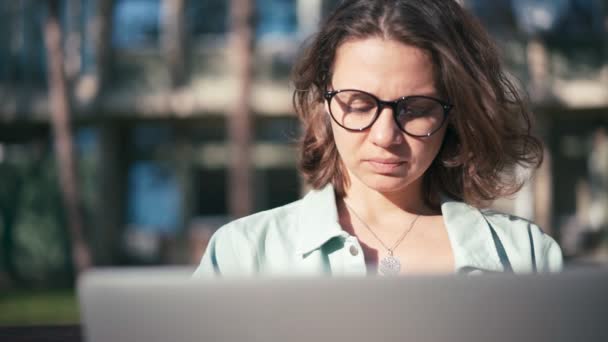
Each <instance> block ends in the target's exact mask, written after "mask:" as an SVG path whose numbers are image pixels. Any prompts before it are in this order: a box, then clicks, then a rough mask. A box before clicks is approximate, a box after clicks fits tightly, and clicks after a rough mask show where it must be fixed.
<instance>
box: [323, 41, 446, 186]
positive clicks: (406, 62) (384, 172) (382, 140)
mask: <svg viewBox="0 0 608 342" xmlns="http://www.w3.org/2000/svg"><path fill="white" fill-rule="evenodd" d="M330 87H331V90H340V89H357V90H363V91H366V92H368V93H371V94H374V95H375V96H376V97H378V98H379V99H381V100H386V101H391V100H395V99H398V98H400V97H403V96H412V95H425V96H431V97H435V98H439V95H438V94H437V89H436V88H435V84H434V78H433V65H432V63H431V60H430V58H429V56H428V55H427V54H426V53H425V52H424V51H423V50H420V49H418V48H416V47H413V46H410V45H405V44H403V43H400V42H397V41H393V40H385V39H382V38H366V39H358V40H351V41H347V42H345V43H343V44H342V45H340V46H339V47H338V49H337V51H336V57H335V61H334V66H333V77H332V83H331V84H330ZM444 100H445V99H444ZM325 109H326V111H329V108H328V105H327V102H326V103H325ZM331 123H332V131H333V135H334V140H335V144H336V146H337V149H338V152H339V154H340V158H341V159H342V162H343V163H344V165H345V166H346V169H347V170H348V175H349V177H350V183H351V188H352V187H353V186H360V185H362V186H365V187H368V188H370V189H373V190H376V191H378V192H381V193H392V192H399V191H404V190H405V191H407V190H408V189H409V188H411V187H412V186H413V187H414V188H411V189H415V187H418V186H420V184H421V182H422V176H423V175H424V172H425V171H426V170H427V169H428V168H429V166H430V165H431V163H432V161H433V159H434V158H435V156H436V155H437V153H438V152H439V149H440V147H441V143H442V141H443V137H444V135H445V126H446V125H445V124H444V125H443V127H442V128H441V129H440V130H439V131H437V132H436V133H435V134H433V135H431V136H430V137H424V138H415V137H412V136H409V135H407V134H405V133H404V132H402V131H401V130H400V129H399V127H398V126H397V124H396V123H395V121H394V119H393V110H392V109H391V108H390V107H384V108H383V110H382V112H381V113H380V116H379V117H378V119H377V120H376V121H375V123H374V124H373V125H372V126H371V127H370V128H368V129H367V130H364V131H361V132H353V131H348V130H346V129H344V128H342V127H340V126H338V125H337V124H336V123H335V122H334V121H333V120H331ZM418 189H420V188H418ZM408 192H409V191H408Z"/></svg>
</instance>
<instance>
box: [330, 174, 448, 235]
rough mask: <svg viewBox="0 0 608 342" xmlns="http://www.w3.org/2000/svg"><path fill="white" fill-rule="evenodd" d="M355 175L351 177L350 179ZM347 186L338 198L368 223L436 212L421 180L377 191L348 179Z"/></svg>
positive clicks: (397, 219)
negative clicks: (405, 185) (395, 188)
mask: <svg viewBox="0 0 608 342" xmlns="http://www.w3.org/2000/svg"><path fill="white" fill-rule="evenodd" d="M353 178H354V179H353ZM351 179H352V180H351V182H350V186H349V187H348V188H347V189H346V194H345V196H344V198H342V199H341V200H343V201H345V202H347V203H348V205H349V206H350V207H352V208H353V209H354V210H356V211H357V214H358V215H360V216H363V217H364V218H365V219H366V220H369V221H370V222H369V223H377V224H382V223H383V222H391V221H399V220H403V219H404V218H407V217H412V216H416V215H422V216H427V215H436V214H437V212H436V211H434V210H432V209H431V208H429V207H428V205H427V204H426V202H425V198H424V196H423V190H422V189H423V186H422V179H420V180H417V181H416V182H414V183H412V184H410V185H409V186H407V187H406V188H404V189H401V190H400V191H394V192H380V191H377V190H375V189H372V188H370V187H368V186H366V185H365V184H363V183H361V182H360V181H359V180H358V179H356V178H355V177H352V178H351Z"/></svg>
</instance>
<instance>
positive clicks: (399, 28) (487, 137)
mask: <svg viewBox="0 0 608 342" xmlns="http://www.w3.org/2000/svg"><path fill="white" fill-rule="evenodd" d="M369 37H381V38H383V39H392V40H395V41H399V42H402V43H404V44H407V45H411V46H415V47H417V48H420V49H422V50H424V51H426V52H427V53H429V55H430V56H431V59H432V62H433V66H434V78H435V86H436V88H437V90H438V92H439V94H440V95H441V96H443V97H444V98H446V99H449V101H450V102H451V103H452V104H453V105H454V109H453V112H452V114H450V118H449V121H448V127H447V130H446V135H445V138H444V141H443V144H442V147H441V149H440V151H439V153H438V155H437V157H436V158H435V160H434V161H433V163H432V164H431V166H430V167H429V169H428V170H427V171H426V173H425V175H424V191H425V201H426V203H427V204H428V205H430V206H432V207H435V208H436V207H438V205H439V201H440V200H439V195H440V194H442V193H443V194H445V195H447V196H449V197H452V198H454V199H458V200H462V201H464V202H466V203H469V204H471V205H474V206H482V205H485V204H487V202H489V201H492V200H494V199H496V198H498V197H502V196H507V195H511V194H513V193H515V192H517V191H518V190H519V189H520V188H521V186H522V184H523V181H522V180H521V179H518V178H517V176H516V174H515V172H514V167H515V166H516V165H522V166H524V167H538V166H539V165H540V164H541V162H542V158H543V150H542V145H541V142H540V141H539V140H538V139H536V138H535V137H533V136H532V135H531V133H530V131H531V115H530V112H529V110H528V108H527V106H526V103H525V101H524V100H523V98H522V95H521V94H520V90H518V88H517V87H516V86H515V85H514V84H513V83H512V82H511V81H510V80H509V78H508V77H507V75H506V74H505V72H504V71H503V67H502V65H501V61H500V58H499V53H498V51H497V48H496V47H495V45H494V43H493V41H492V40H491V38H490V37H489V35H488V33H487V32H486V31H485V30H484V29H483V27H482V26H481V24H480V23H479V21H478V20H477V19H476V18H475V17H473V16H472V15H471V14H469V13H468V12H467V11H465V10H464V9H463V8H461V6H460V5H459V4H458V3H456V1H454V0H376V1H369V0H350V1H349V0H345V1H342V2H341V4H340V5H339V6H338V7H337V8H336V9H335V10H334V11H333V13H332V14H331V15H330V16H329V17H328V18H327V19H326V20H325V22H324V23H323V24H322V25H321V28H320V31H319V32H318V33H317V34H316V35H315V36H314V37H313V38H312V39H311V41H310V43H309V44H308V45H307V47H306V48H305V50H304V51H303V53H302V54H301V56H300V58H299V60H298V61H297V63H296V65H295V66H294V69H293V75H292V79H293V82H294V87H295V92H294V94H293V103H294V108H295V110H296V112H297V115H298V117H299V119H300V120H301V122H302V124H303V136H302V137H301V140H300V143H299V148H300V160H299V168H300V171H301V172H302V173H303V175H304V177H305V179H306V181H307V182H308V183H309V184H310V185H311V186H312V187H313V188H315V189H319V188H322V187H324V186H326V185H327V184H328V183H331V184H333V186H334V188H335V190H336V192H337V194H338V195H339V196H343V195H344V193H345V190H346V188H347V187H348V184H349V179H348V174H347V172H346V169H345V166H344V165H343V163H342V162H341V160H340V157H339V155H338V151H337V148H336V145H335V143H334V141H333V135H332V130H331V125H330V122H329V116H328V115H325V112H324V109H323V101H324V99H323V93H324V91H325V90H326V86H327V83H328V82H329V81H330V80H331V72H332V65H333V63H334V58H335V54H336V50H337V49H338V47H339V46H340V45H341V44H342V43H344V42H345V41H346V40H352V39H364V38H369Z"/></svg>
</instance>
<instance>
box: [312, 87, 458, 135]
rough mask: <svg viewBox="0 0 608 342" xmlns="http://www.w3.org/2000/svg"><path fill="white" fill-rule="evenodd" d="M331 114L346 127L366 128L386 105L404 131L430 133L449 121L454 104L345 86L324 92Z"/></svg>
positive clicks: (360, 129)
mask: <svg viewBox="0 0 608 342" xmlns="http://www.w3.org/2000/svg"><path fill="white" fill-rule="evenodd" d="M324 97H325V100H326V101H327V103H328V107H329V114H330V115H331V117H332V119H333V120H334V121H335V122H336V123H337V124H338V125H339V126H340V127H342V128H344V129H346V130H349V131H364V130H366V129H368V128H370V127H371V126H372V125H373V124H374V122H376V120H377V119H378V117H379V116H380V112H382V109H383V108H384V107H386V106H388V107H390V108H392V109H393V118H394V119H395V123H396V124H397V126H398V127H399V129H400V130H401V131H403V132H404V133H405V134H407V135H410V136H413V137H418V138H422V137H429V136H431V135H433V134H434V133H435V132H437V131H439V129H440V128H441V127H442V126H443V124H444V123H445V122H446V119H447V117H448V114H449V112H450V110H451V109H452V107H453V106H452V105H451V104H448V103H446V102H443V101H441V100H438V99H436V98H433V97H429V96H419V95H416V96H404V97H401V98H399V99H397V100H394V101H383V100H380V99H379V98H377V97H376V96H375V95H372V94H370V93H367V92H364V91H362V90H355V89H344V90H333V91H327V92H326V93H325V94H324Z"/></svg>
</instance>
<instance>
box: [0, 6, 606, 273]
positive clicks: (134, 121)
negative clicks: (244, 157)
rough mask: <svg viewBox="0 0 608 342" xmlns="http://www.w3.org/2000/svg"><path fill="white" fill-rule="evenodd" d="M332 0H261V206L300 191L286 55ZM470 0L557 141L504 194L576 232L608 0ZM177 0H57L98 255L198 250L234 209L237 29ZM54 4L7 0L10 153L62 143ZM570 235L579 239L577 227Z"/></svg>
mask: <svg viewBox="0 0 608 342" xmlns="http://www.w3.org/2000/svg"><path fill="white" fill-rule="evenodd" d="M338 2H339V1H338V0H256V1H254V3H255V6H254V7H255V15H254V20H253V26H254V32H255V34H254V46H253V56H254V58H253V60H254V62H253V63H254V75H253V84H252V100H251V103H250V107H251V111H252V114H253V118H254V120H253V127H252V131H253V141H254V143H253V144H252V145H251V146H250V148H251V150H250V152H251V156H252V163H253V169H254V170H253V174H254V177H253V185H252V186H253V189H254V191H253V193H254V198H253V208H254V210H255V211H259V210H264V209H268V208H271V207H275V206H278V205H281V204H284V203H287V202H290V201H293V200H295V199H297V198H299V197H300V195H301V192H302V184H301V181H300V178H299V175H298V173H297V171H296V168H295V162H296V153H295V148H294V141H295V139H296V138H297V136H298V131H299V127H298V124H297V121H296V119H295V117H294V114H293V110H292V106H291V93H292V88H291V87H290V84H289V71H290V67H291V65H292V63H293V61H294V59H295V56H296V55H297V53H298V50H299V49H300V47H301V44H302V43H303V42H304V40H305V38H307V37H308V36H309V35H310V34H311V33H314V31H315V29H316V27H317V24H318V22H319V20H320V19H321V18H322V17H323V15H324V14H326V13H327V12H328V11H329V10H331V8H332V7H333V6H335V5H336V3H338ZM461 2H462V3H464V5H465V6H467V7H468V8H469V9H471V10H472V11H473V12H474V13H475V14H476V15H477V16H479V17H480V19H481V20H482V22H483V23H484V24H485V25H486V26H487V27H488V29H489V30H490V31H491V33H492V34H493V35H494V36H495V37H496V39H497V40H498V42H499V47H500V48H501V50H502V52H503V53H504V57H505V60H506V62H507V64H508V67H509V70H510V71H511V74H512V76H513V77H515V78H517V79H518V80H519V83H520V84H521V85H522V86H523V87H526V89H527V91H528V92H529V94H530V96H531V100H532V103H533V107H534V110H535V112H536V114H537V116H538V134H540V135H541V136H542V137H543V139H544V141H545V143H546V145H547V152H548V158H547V163H545V165H544V167H543V168H542V169H541V170H540V171H539V172H538V173H537V175H536V177H535V178H534V181H533V182H531V183H530V184H529V185H528V186H527V187H526V188H525V189H524V190H523V191H522V193H520V195H518V197H517V198H516V199H513V200H508V201H502V202H500V203H497V206H499V207H500V208H501V209H503V210H507V211H510V212H515V213H518V214H520V215H523V216H527V217H529V218H532V219H535V220H537V221H539V223H540V224H541V225H542V226H543V227H545V228H546V229H547V230H548V231H550V232H551V234H553V235H555V236H556V237H558V239H560V238H562V237H563V238H564V239H565V240H564V241H565V242H566V244H567V243H568V242H567V241H568V240H567V234H568V232H572V231H576V232H581V231H584V230H585V229H586V227H587V226H588V222H586V221H585V215H586V214H585V213H584V212H585V210H588V209H585V205H586V204H585V203H588V202H590V201H592V199H591V191H589V190H587V193H588V194H587V195H586V193H585V191H586V190H585V184H587V189H589V187H590V186H589V184H590V183H589V182H590V181H589V174H590V170H589V165H590V164H589V163H588V161H587V159H588V158H589V156H590V155H591V151H592V149H593V139H591V137H592V135H593V132H595V130H596V129H597V128H598V127H606V126H607V125H608V34H606V33H607V31H608V27H607V26H608V2H607V1H606V0H560V1H549V0H500V1H491V2H490V1H484V0H465V1H461ZM172 3H175V2H173V1H172V0H165V1H163V0H114V1H108V0H64V1H63V2H62V4H63V11H62V14H63V15H62V21H63V25H64V27H63V28H64V33H65V37H64V38H65V39H64V47H65V51H66V61H65V70H66V73H67V76H68V78H69V84H70V87H71V89H72V96H71V100H72V104H73V107H74V118H73V121H74V124H75V128H76V133H77V134H76V138H77V144H78V146H79V148H78V154H79V160H80V168H81V173H82V175H81V177H82V183H83V189H84V190H83V191H85V196H84V197H85V201H86V203H85V205H86V207H87V214H88V222H89V223H90V228H89V229H90V231H89V236H90V240H91V241H92V243H93V246H94V251H95V255H96V259H97V260H98V261H99V262H100V263H114V262H117V260H118V259H117V258H120V257H119V256H120V255H123V254H124V250H125V248H124V246H125V245H126V246H131V248H134V249H136V250H139V252H138V253H139V254H138V255H139V257H141V258H143V259H144V260H155V259H154V258H155V257H156V256H155V255H157V254H158V253H159V250H168V251H169V252H168V255H170V258H172V260H176V261H181V262H183V261H185V260H188V258H189V257H188V255H187V254H188V253H186V251H185V250H184V249H183V248H182V247H183V246H181V245H178V246H176V245H175V244H174V242H172V241H180V240H185V239H186V238H187V237H189V236H190V237H194V238H195V239H200V240H201V243H200V244H197V243H196V242H195V243H194V246H195V247H194V249H197V250H198V252H197V253H199V254H200V250H199V249H200V246H202V245H204V241H205V239H207V238H208V232H209V231H212V230H213V229H215V228H216V227H217V226H218V225H219V224H221V223H222V222H225V221H227V220H229V210H228V205H227V201H228V199H227V193H228V188H229V186H230V184H229V182H228V179H229V177H228V166H229V165H228V164H229V158H230V150H229V147H228V144H227V116H228V115H229V113H230V110H229V109H230V108H232V105H233V103H234V101H235V95H234V94H235V91H236V89H237V84H236V75H235V74H234V70H233V68H231V65H232V64H231V60H232V58H233V56H232V54H231V50H230V49H229V44H228V41H229V37H230V34H229V27H230V25H229V3H230V2H229V1H224V0H206V1H193V0H191V1H186V2H185V3H186V6H185V8H184V10H183V12H182V13H181V14H179V13H178V14H177V15H175V14H171V13H173V12H171V6H172ZM108 4H109V5H111V6H109V7H104V5H108ZM44 5H45V4H44V2H43V1H38V0H19V1H3V2H2V3H1V4H0V17H1V20H0V163H10V162H12V161H13V160H16V159H19V158H21V159H23V158H26V159H27V158H30V157H28V156H29V155H30V154H35V153H41V152H40V151H39V148H37V149H34V148H33V147H32V146H33V145H32V143H33V142H35V143H36V144H35V146H40V144H42V146H46V147H45V148H43V150H44V151H45V152H42V153H47V154H50V153H51V151H52V150H51V149H50V148H49V146H50V144H51V143H52V140H51V137H50V131H49V112H48V107H49V106H48V98H47V86H46V67H45V49H44V44H43V41H42V33H41V32H42V23H43V18H44V16H45V6H44ZM108 8H109V10H108ZM169 14H171V15H169ZM104 18H105V19H104ZM104 20H105V21H104ZM174 20H179V21H180V22H181V23H182V25H183V26H182V27H183V28H184V31H183V33H181V34H183V36H180V33H179V32H178V33H175V32H176V31H175V30H172V29H171V27H172V26H171V21H174ZM104 22H105V23H106V24H107V25H106V27H108V28H109V30H110V34H109V35H108V36H107V41H106V42H100V41H98V39H97V37H98V35H96V32H98V31H96V30H99V27H100V26H99V25H100V23H102V24H103V23H104ZM179 39H185V41H186V43H185V44H183V45H182V49H183V53H181V54H178V56H181V57H180V59H179V60H178V61H177V62H176V61H175V60H172V59H171V58H170V57H168V56H169V55H170V53H171V52H170V48H171V46H173V45H172V43H173V42H175V41H178V40H179ZM100 47H101V48H100ZM100 49H101V50H102V51H100ZM100 65H103V70H102V71H100V69H101V68H100ZM176 79H177V81H176ZM596 149H597V148H596ZM31 158H32V160H33V159H35V158H34V157H31ZM522 172H523V173H525V170H523V171H522ZM523 173H522V174H523ZM2 181H3V180H0V182H2ZM41 195H42V194H41ZM585 196H587V197H585ZM585 198H588V200H586V199H585ZM585 201H587V202H585ZM587 207H589V205H587ZM125 234H126V235H125ZM149 234H151V236H168V237H169V238H168V240H169V242H168V243H165V242H163V241H160V242H159V240H158V239H157V238H152V240H150V238H149V236H150V235H149ZM577 234H578V233H577ZM574 235H576V234H574ZM125 236H131V238H130V239H126V240H125V238H124V237H125ZM577 236H578V235H577ZM161 240H162V239H161ZM125 241H126V242H125ZM150 241H152V242H150ZM572 241H574V242H571V244H572V247H571V248H572V249H571V252H570V253H571V254H573V255H574V254H577V253H579V252H580V248H581V242H580V240H579V239H578V238H574V240H572ZM165 245H166V246H165ZM138 246H139V247H138ZM196 246H198V247H196ZM199 254H197V255H199Z"/></svg>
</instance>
